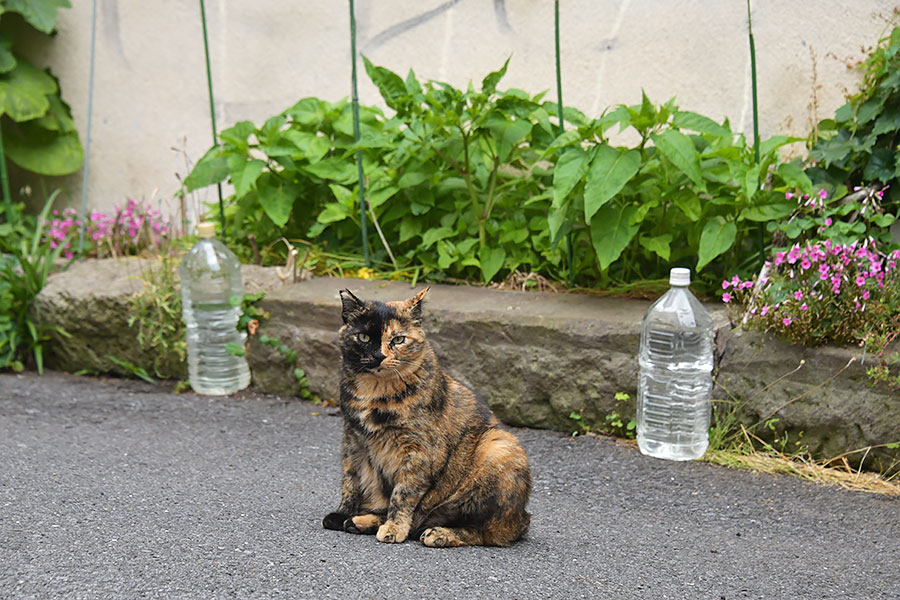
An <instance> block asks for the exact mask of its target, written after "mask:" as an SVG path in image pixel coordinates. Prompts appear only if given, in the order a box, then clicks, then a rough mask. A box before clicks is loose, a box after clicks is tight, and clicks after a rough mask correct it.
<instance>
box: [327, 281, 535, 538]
mask: <svg viewBox="0 0 900 600" xmlns="http://www.w3.org/2000/svg"><path fill="white" fill-rule="evenodd" d="M427 291H428V288H425V289H424V290H422V291H421V292H419V293H418V294H417V295H416V296H414V297H413V298H411V299H409V300H406V301H403V302H388V303H383V302H378V301H368V302H363V301H362V300H360V299H359V298H357V297H356V296H354V295H353V294H352V293H350V291H349V290H341V302H342V304H343V310H342V313H341V316H342V318H343V320H344V325H343V327H341V329H340V332H339V339H340V346H341V354H342V357H343V360H342V363H341V412H342V413H343V416H344V437H343V444H342V450H341V457H342V462H343V476H342V478H341V504H340V506H339V507H338V509H337V510H336V511H335V512H333V513H330V514H328V515H327V516H326V517H325V518H324V520H323V521H322V525H323V526H324V527H326V528H327V529H337V530H343V531H347V532H350V533H364V534H373V533H374V534H376V537H377V538H378V540H379V541H381V542H393V543H400V542H403V541H404V540H406V539H407V537H409V536H410V534H411V535H412V536H414V537H417V538H419V539H420V540H421V541H422V543H424V544H425V545H426V546H435V547H446V546H465V545H485V546H506V545H509V544H511V543H512V542H514V541H516V540H517V539H519V538H520V537H521V536H522V534H524V533H525V531H527V529H528V525H529V523H530V521H531V515H529V514H528V513H527V512H526V511H525V505H526V504H527V503H528V496H529V494H530V493H531V473H530V471H529V468H528V457H527V456H526V455H525V451H524V450H523V449H522V446H521V445H520V444H519V441H518V440H517V439H516V437H515V436H514V435H512V434H511V433H509V432H506V431H504V430H502V429H500V428H499V427H498V422H497V419H496V417H494V415H493V413H491V409H490V408H488V406H487V404H485V403H484V401H482V400H481V399H479V398H476V396H475V394H474V393H473V392H472V390H470V389H469V388H468V387H466V386H464V385H462V384H461V383H459V382H457V381H456V380H455V379H453V378H452V377H450V375H448V374H447V373H445V372H444V371H443V370H441V368H440V366H438V363H437V359H436V358H435V355H434V352H433V351H432V349H431V346H430V345H429V344H428V341H427V340H426V339H425V332H424V331H423V330H422V299H423V298H424V297H425V293H426V292H427Z"/></svg>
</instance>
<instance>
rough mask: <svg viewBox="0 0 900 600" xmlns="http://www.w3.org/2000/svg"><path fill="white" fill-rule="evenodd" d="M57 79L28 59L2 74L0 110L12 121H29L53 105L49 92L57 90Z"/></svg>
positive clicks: (52, 92)
mask: <svg viewBox="0 0 900 600" xmlns="http://www.w3.org/2000/svg"><path fill="white" fill-rule="evenodd" d="M57 89H58V88H57V86H56V80H54V79H53V77H52V76H51V75H50V74H49V73H47V72H45V71H41V70H40V69H38V68H37V67H34V66H32V65H31V64H30V63H28V62H27V61H25V60H22V59H20V60H19V61H18V63H17V64H16V66H15V68H14V69H12V70H11V71H10V72H8V73H4V74H3V75H0V114H6V115H9V118H10V119H12V120H13V121H30V120H31V119H37V118H38V117H42V116H44V114H46V112H47V111H48V110H49V109H50V101H49V100H48V99H47V96H48V95H50V94H55V93H56V92H57Z"/></svg>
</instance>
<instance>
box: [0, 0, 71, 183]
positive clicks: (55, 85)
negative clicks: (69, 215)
mask: <svg viewBox="0 0 900 600" xmlns="http://www.w3.org/2000/svg"><path fill="white" fill-rule="evenodd" d="M70 6H71V5H70V4H69V2H68V0H2V1H0V15H2V18H0V28H2V30H0V115H2V119H0V130H2V141H3V146H2V148H3V150H5V154H6V157H7V158H9V159H10V160H11V161H12V162H14V163H15V164H17V165H18V166H20V167H21V168H23V169H26V170H28V171H32V172H34V173H38V174H41V175H66V174H68V173H73V172H75V171H77V170H78V169H79V168H80V167H81V164H82V161H83V157H84V152H83V150H82V147H81V141H80V140H79V137H78V132H77V131H76V130H75V122H74V121H73V120H72V112H71V110H70V109H69V106H68V105H67V104H66V103H65V102H64V101H63V100H62V98H61V97H60V94H59V81H58V80H57V79H56V78H55V77H54V76H53V75H51V74H50V72H49V71H44V70H41V69H38V68H37V67H35V66H34V65H33V64H32V63H31V62H30V61H28V60H27V59H26V58H25V57H24V56H22V55H21V54H20V53H18V52H17V51H16V50H15V48H14V39H13V35H14V33H15V32H16V31H21V29H22V27H31V28H34V29H36V30H37V31H39V32H41V33H42V34H47V35H52V34H54V33H55V27H56V12H57V9H58V8H61V7H66V8H68V7H70ZM14 15H15V16H14ZM16 17H20V18H21V20H18V19H16Z"/></svg>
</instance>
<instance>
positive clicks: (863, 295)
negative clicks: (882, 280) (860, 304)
mask: <svg viewBox="0 0 900 600" xmlns="http://www.w3.org/2000/svg"><path fill="white" fill-rule="evenodd" d="M871 296H872V295H871V294H870V293H869V290H863V293H862V297H863V300H868V299H869V298H871Z"/></svg>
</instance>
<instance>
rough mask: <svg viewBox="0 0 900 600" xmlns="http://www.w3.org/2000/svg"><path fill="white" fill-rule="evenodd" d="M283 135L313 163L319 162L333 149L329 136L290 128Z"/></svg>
mask: <svg viewBox="0 0 900 600" xmlns="http://www.w3.org/2000/svg"><path fill="white" fill-rule="evenodd" d="M281 137H282V138H284V139H286V140H288V141H289V142H290V143H291V144H292V145H293V146H294V148H296V149H297V150H299V151H300V154H302V155H303V158H305V159H306V160H308V161H309V162H311V163H315V162H319V161H320V160H322V158H323V157H324V156H325V155H326V154H328V152H329V151H330V150H331V140H330V139H329V138H327V137H325V136H324V135H318V134H315V133H312V132H309V131H299V130H297V129H288V130H287V131H285V132H283V133H282V134H281ZM292 154H293V153H292ZM295 158H296V156H295Z"/></svg>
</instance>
